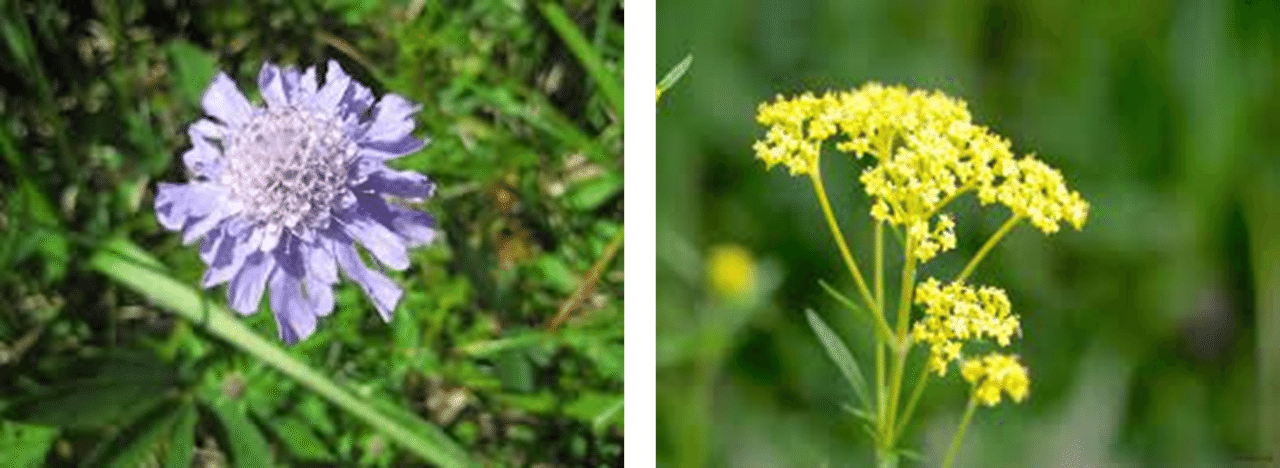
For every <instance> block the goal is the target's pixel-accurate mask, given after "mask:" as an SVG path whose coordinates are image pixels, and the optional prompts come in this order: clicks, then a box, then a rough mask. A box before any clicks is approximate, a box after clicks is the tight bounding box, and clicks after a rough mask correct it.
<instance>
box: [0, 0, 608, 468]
mask: <svg viewBox="0 0 1280 468" xmlns="http://www.w3.org/2000/svg"><path fill="white" fill-rule="evenodd" d="M553 10H554V11H560V12H562V13H563V15H562V16H563V18H566V19H567V20H568V21H564V22H561V23H560V24H559V25H557V22H556V21H554V20H555V18H556V16H555V15H554V14H553V13H554V11H553ZM622 18H623V9H622V5H621V2H618V1H611V0H604V1H594V0H581V1H578V0H575V1H568V2H556V3H539V2H528V1H498V0H476V1H456V2H455V1H450V2H435V1H389V2H377V1H362V0H317V1H308V0H272V1H265V2H259V1H247V0H233V1H229V2H215V1H176V2H175V1H158V0H157V1H119V2H117V1H66V2H44V1H40V2H31V1H3V2H0V82H2V83H4V86H3V87H0V466H5V467H9V466H14V467H37V466H129V467H132V466H192V465H193V464H194V465H195V466H430V464H428V463H427V462H426V461H424V460H422V459H419V458H417V457H416V456H415V455H414V453H413V452H412V451H408V450H405V449H404V448H403V447H401V446H398V445H397V444H395V443H393V442H392V439H389V438H388V437H387V436H386V435H385V434H384V433H381V432H380V431H379V430H378V428H376V427H373V426H370V425H368V424H366V423H365V422H364V421H363V420H361V419H358V418H356V417H354V416H352V415H351V414H348V413H346V412H344V411H342V410H341V409H339V407H337V406H334V405H332V404H331V403H330V401H328V400H325V399H322V398H320V397H319V396H317V395H316V394H315V393H313V392H311V391H310V390H308V389H307V388H305V387H303V386H301V385H299V382H297V381H294V380H292V379H289V378H287V377H285V376H284V375H283V374H280V373H279V372H277V371H276V370H275V369H273V368H271V367H269V366H267V365H266V364H264V362H263V361H260V360H258V359H256V358H254V357H253V355H251V354H246V353H243V352H241V351H240V350H239V349H237V348H235V347H233V346H230V345H229V344H228V343H226V342H224V341H221V340H220V339H217V338H215V337H214V336H213V335H210V334H209V333H208V332H206V331H205V330H204V329H203V328H202V325H201V324H198V323H195V324H193V323H192V322H190V321H188V320H186V319H183V318H181V317H180V316H177V315H174V314H172V313H171V312H170V311H168V310H165V309H164V308H163V307H161V306H159V305H157V304H158V303H157V302H156V297H153V296H149V295H143V294H139V293H137V292H135V291H134V290H132V289H129V288H127V287H124V285H123V284H120V283H116V282H114V281H112V280H110V279H109V278H108V277H107V276H104V275H103V274H101V273H100V272H98V271H95V270H94V269H93V268H92V266H93V265H91V264H90V262H89V259H90V256H91V255H92V254H94V252H107V253H110V251H109V250H103V249H104V248H106V247H104V246H105V245H108V244H107V243H108V242H109V241H110V242H115V240H118V239H125V240H127V241H129V242H131V243H133V244H136V245H137V246H139V247H141V250H142V251H144V252H145V253H147V254H149V255H150V256H153V257H155V258H157V259H158V260H159V261H160V263H161V264H162V265H163V268H165V271H166V272H167V273H166V274H167V275H169V276H170V277H172V278H173V279H176V280H178V281H179V282H181V283H185V284H187V285H192V286H194V285H196V284H197V283H198V281H199V278H200V277H201V274H202V273H203V264H202V263H201V262H200V261H199V258H198V256H197V251H196V248H195V246H182V245H180V242H179V240H180V236H179V235H177V234H174V233H171V232H166V231H164V230H162V229H161V228H160V227H159V226H158V225H157V223H156V220H155V215H154V213H153V196H154V193H155V186H156V183H158V182H182V181H185V180H186V175H185V174H184V171H185V169H184V168H183V167H182V164H181V160H180V159H181V158H180V156H181V154H182V152H183V151H185V150H186V149H187V148H188V147H189V146H190V142H189V141H188V139H187V136H186V131H185V130H186V126H187V125H189V124H190V123H192V122H194V121H195V120H196V119H198V118H199V117H201V115H202V110H201V109H200V107H199V102H200V96H201V94H202V93H203V91H204V89H205V87H206V86H207V84H208V83H209V81H210V79H211V78H212V77H213V74H214V73H215V72H216V71H217V70H222V71H226V72H227V73H228V74H230V75H231V76H232V78H233V79H234V80H235V81H237V83H239V84H240V86H241V89H242V90H244V91H246V93H247V94H249V95H250V96H251V99H257V97H256V96H257V90H256V77H257V73H258V70H259V68H260V66H261V65H262V62H263V61H264V60H271V61H274V62H277V63H280V64H289V65H296V66H300V67H305V66H307V65H311V64H319V65H322V64H323V63H324V62H325V61H326V60H328V59H335V60H337V61H339V62H340V63H341V64H342V66H343V68H344V69H345V70H346V71H347V72H348V73H350V74H351V75H353V76H354V77H355V78H356V79H358V80H359V81H361V82H362V83H364V84H366V85H367V86H370V87H371V88H372V89H373V90H374V92H375V94H377V95H379V96H380V95H382V94H384V93H389V92H393V93H397V94H400V95H402V96H405V97H407V98H408V99H409V100H411V101H413V102H416V103H420V104H421V105H422V111H421V112H420V113H419V114H417V119H418V127H417V128H418V129H417V134H418V135H420V136H425V137H428V138H430V139H431V143H430V144H429V145H428V146H427V147H426V148H425V149H424V150H422V151H420V152H418V153H415V154H413V155H410V156H408V157H405V158H402V159H400V160H397V161H396V162H395V163H394V164H393V165H394V166H396V167H398V168H402V169H412V170H415V171H418V172H421V173H425V174H427V175H428V176H429V177H431V178H432V179H433V180H434V181H435V182H437V183H438V188H439V190H438V195H437V196H436V197H434V198H433V199H431V200H429V201H427V202H426V203H424V204H422V205H421V206H420V208H421V209H423V210H426V211H428V212H430V213H432V214H433V215H435V216H436V217H437V219H438V221H439V227H440V230H441V233H442V236H441V238H440V239H441V240H440V241H438V242H436V243H435V244H434V245H432V246H430V247H427V248H422V249H417V250H413V251H412V252H411V259H412V266H411V267H410V268H409V269H408V270H407V271H405V272H401V273H393V275H392V276H393V278H395V280H396V281H397V282H398V283H399V284H400V285H401V286H403V287H404V289H405V295H404V297H403V299H402V300H401V303H400V305H399V308H398V310H397V311H396V317H395V319H394V320H393V321H392V322H391V323H390V324H384V323H383V322H382V320H381V319H380V318H379V317H378V315H377V313H376V312H375V311H374V309H373V308H372V307H371V306H370V303H369V301H368V300H367V299H366V298H365V297H364V295H363V294H362V293H361V291H360V290H359V288H358V287H357V286H356V285H354V284H352V283H350V282H344V283H342V284H341V285H339V286H338V289H337V297H338V306H337V308H336V310H335V311H334V313H333V314H332V315H331V316H329V317H326V318H324V319H322V320H321V321H320V324H319V327H318V330H317V332H316V333H315V334H314V335H313V336H311V337H310V338H308V339H307V340H305V341H303V342H302V343H300V344H298V345H296V346H294V347H291V348H288V349H287V350H286V351H287V353H288V354H289V355H291V356H292V357H293V358H295V359H297V360H299V361H301V362H302V363H305V364H306V365H308V366H310V367H312V368H313V369H316V370H318V371H320V373H321V374H323V375H325V376H327V377H328V378H329V379H332V380H333V381H335V382H337V383H338V384H339V385H341V386H342V387H343V388H346V389H348V390H350V391H351V392H352V393H354V395H356V397H357V398H358V399H359V400H360V401H362V402H364V403H365V404H368V405H372V406H373V407H375V408H378V409H379V410H380V411H382V412H383V413H385V414H387V415H390V417H392V418H393V419H395V420H397V421H401V422H402V423H403V424H405V425H407V426H408V427H410V428H411V429H412V430H414V431H416V432H417V433H420V434H427V435H428V436H429V435H430V434H432V433H433V431H434V430H435V428H439V429H441V430H442V431H443V434H444V435H445V436H447V438H448V439H450V440H452V441H453V442H455V443H456V444H458V445H459V446H460V447H461V448H462V451H463V452H465V456H467V457H470V458H471V459H472V460H473V461H475V462H477V463H480V464H482V465H485V466H531V465H534V466H536V465H541V466H546V465H558V466H601V465H606V466H607V465H613V464H616V463H618V462H619V460H620V459H621V456H622V443H623V432H622V424H623V405H622V385H623V373H622V347H623V335H622V332H623V327H622V301H623V281H622V276H621V272H622V267H623V265H622V262H621V259H620V258H614V259H613V260H612V261H605V260H607V259H610V257H609V256H608V255H606V251H607V250H608V249H607V247H608V246H609V244H610V242H611V241H612V240H613V239H620V237H619V236H620V235H621V230H622V206H623V190H622V172H621V159H622V156H621V155H622V135H623V132H622V118H621V110H622V109H621V105H620V103H619V102H615V99H614V97H616V96H618V95H620V94H619V93H618V86H619V85H620V83H621V74H622V44H623V28H622V26H623V20H622ZM566 25H567V26H568V27H570V28H572V29H575V30H577V31H579V32H580V33H581V36H582V37H581V38H580V39H582V40H581V41H578V42H579V43H578V45H579V46H581V47H578V48H577V49H576V50H574V49H573V48H571V47H569V44H572V43H573V41H571V40H567V39H566V37H568V36H567V33H566V32H565V31H567V29H564V28H562V26H566ZM584 63H592V65H591V66H584ZM113 245H114V244H113ZM615 252H616V250H615ZM597 263H598V264H600V268H601V270H600V271H601V275H600V278H599V281H597V282H596V283H595V284H594V288H591V289H590V290H589V291H588V293H587V294H586V295H585V296H583V297H584V299H583V300H581V301H580V304H579V306H578V307H576V308H575V310H573V311H572V312H571V313H570V314H569V315H568V319H567V320H566V321H565V322H564V324H563V325H561V326H560V327H559V328H557V329H556V330H554V331H548V324H550V323H551V322H552V320H553V317H555V316H556V315H557V314H558V311H559V309H560V308H561V307H562V306H563V305H564V304H565V303H566V302H567V301H569V299H570V297H571V296H573V294H574V292H575V291H576V290H577V289H578V288H579V284H580V280H581V279H582V278H583V277H584V274H585V272H587V271H588V269H589V268H591V267H592V266H593V265H596V264H597ZM95 264H96V263H95ZM208 298H209V299H210V300H212V301H213V302H214V303H217V304H225V302H224V301H225V299H224V298H225V292H224V289H223V288H218V289H215V290H213V291H210V292H209V293H208ZM243 321H244V322H245V323H246V324H248V325H249V327H251V329H252V330H253V331H255V332H256V333H257V334H259V335H261V336H264V337H267V338H269V339H270V340H271V341H277V340H276V339H275V336H276V330H275V324H274V321H273V320H272V319H271V316H270V312H269V311H268V310H267V307H266V306H265V305H264V306H263V308H262V309H260V310H259V313H257V314H256V315H253V316H250V317H245V318H243Z"/></svg>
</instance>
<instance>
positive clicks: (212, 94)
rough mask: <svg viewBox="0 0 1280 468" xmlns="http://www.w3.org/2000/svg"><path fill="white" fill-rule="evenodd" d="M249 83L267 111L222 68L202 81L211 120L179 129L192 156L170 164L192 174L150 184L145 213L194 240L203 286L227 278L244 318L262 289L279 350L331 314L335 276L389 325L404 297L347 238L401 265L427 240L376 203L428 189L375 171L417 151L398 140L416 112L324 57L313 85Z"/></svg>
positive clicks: (276, 80) (428, 235)
mask: <svg viewBox="0 0 1280 468" xmlns="http://www.w3.org/2000/svg"><path fill="white" fill-rule="evenodd" d="M258 86H259V87H260V88H261V90H262V98H263V100H264V101H266V105H265V106H255V105H253V104H250V103H249V100H248V99H247V98H245V96H244V95H243V94H241V93H240V91H239V89H237V88H236V85H235V83H234V82H232V81H231V78H229V77H228V76H227V75H226V74H225V73H219V74H218V76H217V77H215V78H214V79H213V83H212V84H210V85H209V89H208V90H206V91H205V93H204V97H203V99H202V101H201V103H202V104H203V106H204V110H205V112H207V113H208V114H209V115H210V116H211V117H213V118H212V119H201V120H200V121H198V122H196V123H195V124H193V125H191V127H190V128H189V129H188V133H189V134H190V136H191V144H192V148H191V149H190V150H188V151H187V152H186V153H185V154H183V156H182V159H183V162H184V163H186V166H187V169H188V170H189V171H190V172H191V174H192V179H191V181H190V182H189V183H187V184H166V183H161V184H159V190H158V193H157V194H156V218H157V219H158V220H159V222H160V225H161V226H164V227H165V228H166V229H169V230H172V231H182V241H183V243H184V244H190V243H191V242H193V241H195V240H196V239H203V243H202V244H201V246H200V258H202V259H203V260H204V262H205V263H207V264H208V265H209V268H208V270H207V271H205V274H204V279H203V285H204V287H205V288H212V287H214V286H217V285H219V284H222V283H228V286H227V299H228V302H230V305H231V308H232V309H234V310H236V311H237V312H239V313H241V314H252V313H254V312H256V311H257V310H258V303H259V302H260V301H261V298H262V294H263V292H264V290H265V289H266V287H267V285H268V284H269V285H270V286H271V310H272V311H273V312H274V314H275V318H276V325H277V328H278V330H279V334H280V339H281V340H284V341H285V342H286V343H289V344H293V343H296V342H297V341H298V340H300V339H303V338H306V337H307V336H310V335H311V333H312V332H314V331H315V329H316V318H317V317H320V316H324V315H329V313H330V312H332V311H333V306H334V299H333V285H334V284H335V283H337V282H338V269H339V268H341V269H342V271H343V272H344V273H345V275H346V276H347V277H348V278H350V279H352V280H354V281H355V282H356V283H357V284H359V285H360V287H361V288H363V289H364V292H365V294H367V295H368V296H369V298H370V299H371V300H372V301H373V304H374V306H375V307H376V308H377V309H378V312H379V314H381V315H382V318H383V320H385V321H389V320H391V314H392V312H393V311H394V310H395V306H396V303H397V302H399V300H400V295H401V292H402V291H401V290H400V287H399V286H397V285H396V284H395V283H394V282H392V281H391V279H390V278H388V277H387V276H386V275H384V274H382V272H381V271H379V270H378V269H372V268H369V267H368V266H367V265H365V263H364V261H363V260H362V259H361V258H360V254H359V253H358V252H357V251H356V246H355V243H356V241H359V243H360V244H361V245H363V246H364V248H365V249H366V250H368V251H369V253H370V254H371V256H372V257H373V258H374V259H376V260H377V261H378V262H379V263H381V264H383V265H386V266H387V267H390V268H392V269H395V270H403V269H405V268H407V267H408V266H409V257H408V253H407V251H406V250H407V249H408V248H409V247H415V246H419V245H423V244H427V243H429V242H431V241H432V240H433V239H435V236H436V231H435V229H434V227H435V220H434V219H433V218H432V217H431V216H430V215H428V214H426V213H422V212H418V211H413V210H409V209H405V208H402V207H400V206H397V205H395V204H391V203H388V201H387V197H388V196H390V197H397V198H401V199H405V200H409V201H421V200H422V199H425V198H427V197H430V196H431V194H432V192H433V191H434V184H432V183H431V182H430V181H428V180H427V178H426V177H425V176H423V175H421V174H418V173H416V172H410V171H397V170H393V169H390V168H388V167H387V166H386V164H385V162H386V161H387V160H390V159H393V158H397V157H400V156H404V155H406V154H409V153H413V152H415V151H418V150H419V149H421V148H422V146H423V145H424V144H425V142H424V141H422V140H419V139H417V138H414V137H413V136H412V135H411V134H410V133H411V132H412V131H413V127H414V122H413V119H412V117H411V116H412V114H413V113H415V112H417V111H418V109H419V107H418V106H416V105H414V104H412V103H410V102H409V101H407V100H405V99H404V98H402V97H400V96H397V95H395V94H387V95H386V96H383V97H382V99H379V100H378V101H377V102H376V103H375V102H374V96H373V93H372V92H371V91H370V90H369V88H366V87H364V86H363V85H361V84H360V83H358V82H356V81H355V80H353V79H352V78H351V77H350V76H348V75H347V74H346V73H344V72H343V71H342V68H341V67H339V66H338V63H337V62H335V61H332V60H330V61H329V66H328V70H327V73H326V74H325V82H324V86H318V84H317V82H316V68H315V67H310V68H308V69H307V70H306V71H305V72H301V73H300V72H299V71H298V70H297V69H295V68H292V67H289V68H284V69H281V68H279V67H277V66H276V65H274V64H271V63H264V64H263V65H262V71H261V72H260V73H259V74H258Z"/></svg>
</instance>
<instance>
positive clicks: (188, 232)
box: [182, 189, 237, 245]
mask: <svg viewBox="0 0 1280 468" xmlns="http://www.w3.org/2000/svg"><path fill="white" fill-rule="evenodd" d="M224 190H225V189H224ZM225 198H226V195H223V196H221V197H219V199H218V200H215V202H217V207H216V208H214V209H213V212H211V213H209V215H208V216H205V217H202V218H198V219H197V218H196V217H191V218H189V219H188V220H187V225H186V226H185V227H183V228H182V243H183V244H184V245H186V244H190V243H192V242H195V240H196V239H199V238H201V237H204V235H205V234H208V233H209V231H212V230H213V229H214V228H216V227H218V225H219V224H221V223H222V222H223V221H225V220H226V219H227V218H228V217H231V216H232V215H235V214H236V213H237V210H236V209H235V208H233V206H234V205H233V204H231V203H223V201H224V200H225Z"/></svg>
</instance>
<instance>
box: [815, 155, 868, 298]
mask: <svg viewBox="0 0 1280 468" xmlns="http://www.w3.org/2000/svg"><path fill="white" fill-rule="evenodd" d="M810 178H811V179H812V180H813V191H814V193H817V194H818V203H819V204H821V205H822V215H823V216H825V217H826V218H827V225H828V226H830V227H831V237H834V238H835V240H836V247H839V249H840V256H842V257H844V263H845V265H846V266H848V267H849V272H850V273H852V274H853V280H854V282H855V283H857V285H858V292H859V293H861V294H862V300H863V301H866V303H867V307H870V308H872V309H873V310H877V313H876V315H883V314H881V313H879V311H878V309H876V302H875V300H874V299H873V298H872V297H871V291H870V290H868V289H867V282H866V281H863V280H862V272H861V271H859V270H858V264H857V263H856V262H854V260H853V254H851V253H849V244H848V243H847V242H845V240H844V234H842V233H840V225H839V224H837V223H836V216H835V214H833V213H832V212H831V202H830V201H829V200H827V189H826V187H825V186H824V185H823V184H822V173H821V171H820V170H819V169H818V168H816V167H815V168H814V170H813V173H812V174H811V175H810ZM881 319H882V320H883V317H882V318H881Z"/></svg>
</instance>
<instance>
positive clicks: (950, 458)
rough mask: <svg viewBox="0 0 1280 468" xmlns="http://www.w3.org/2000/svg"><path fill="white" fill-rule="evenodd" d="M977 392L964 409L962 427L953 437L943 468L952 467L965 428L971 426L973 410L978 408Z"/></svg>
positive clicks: (961, 420) (957, 429)
mask: <svg viewBox="0 0 1280 468" xmlns="http://www.w3.org/2000/svg"><path fill="white" fill-rule="evenodd" d="M977 396H978V395H977V393H974V394H973V396H971V397H969V406H968V407H967V408H965V410H964V418H962V419H960V427H958V428H956V435H955V437H953V438H952V439H951V449H950V450H947V458H946V459H945V460H944V461H943V462H942V468H951V464H952V463H955V461H956V453H957V452H959V451H960V440H961V439H964V430H965V429H967V428H968V427H969V420H971V419H973V410H975V409H977V408H978V398H977Z"/></svg>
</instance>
